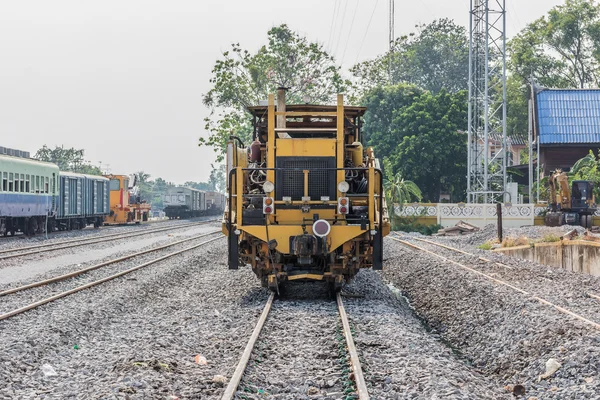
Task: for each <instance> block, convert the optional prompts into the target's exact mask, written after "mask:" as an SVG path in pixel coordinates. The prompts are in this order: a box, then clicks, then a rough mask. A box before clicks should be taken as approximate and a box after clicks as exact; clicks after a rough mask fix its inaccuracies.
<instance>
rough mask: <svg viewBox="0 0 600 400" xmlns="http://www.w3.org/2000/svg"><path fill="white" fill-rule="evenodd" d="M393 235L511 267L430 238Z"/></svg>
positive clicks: (507, 267) (503, 266)
mask: <svg viewBox="0 0 600 400" xmlns="http://www.w3.org/2000/svg"><path fill="white" fill-rule="evenodd" d="M394 235H396V236H398V237H401V238H404V239H409V240H418V241H420V242H424V243H429V244H432V245H434V246H439V247H442V248H444V249H447V250H451V251H455V252H457V253H461V254H464V255H467V256H471V257H477V259H479V260H481V261H484V262H486V263H493V264H496V265H498V266H500V267H502V268H506V269H513V268H512V267H510V266H508V265H506V264H503V263H501V262H498V261H492V260H490V259H489V258H485V257H481V256H478V255H477V254H473V253H469V252H467V251H464V250H460V249H456V248H454V247H451V246H447V245H445V244H441V243H436V242H434V241H432V240H427V239H421V238H416V237H412V236H408V237H407V236H401V235H398V234H397V233H394Z"/></svg>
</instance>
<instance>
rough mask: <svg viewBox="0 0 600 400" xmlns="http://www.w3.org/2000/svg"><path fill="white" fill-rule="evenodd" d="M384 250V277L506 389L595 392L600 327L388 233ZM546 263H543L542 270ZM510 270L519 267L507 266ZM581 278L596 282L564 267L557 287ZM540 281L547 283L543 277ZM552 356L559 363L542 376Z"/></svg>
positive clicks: (570, 395) (544, 395)
mask: <svg viewBox="0 0 600 400" xmlns="http://www.w3.org/2000/svg"><path fill="white" fill-rule="evenodd" d="M467 240H468V239H467ZM454 245H456V243H454ZM465 247H466V246H463V247H461V249H463V250H465V249H467V248H465ZM469 250H470V249H469ZM436 252H439V253H441V250H440V249H438V250H436ZM486 254H487V253H486ZM385 258H386V261H385V265H384V272H383V276H384V278H385V279H386V280H387V281H389V282H391V283H393V284H394V286H396V287H397V288H399V289H401V290H402V292H403V293H405V295H406V296H407V297H408V298H409V299H410V301H411V305H412V306H413V307H414V308H415V310H416V312H418V313H419V314H420V315H421V316H422V317H423V318H424V319H425V321H426V322H427V323H428V324H429V325H430V326H431V327H432V328H433V329H435V330H436V331H437V332H438V333H439V334H440V335H441V337H442V338H443V339H444V340H446V341H447V342H449V343H450V344H451V345H452V346H454V347H455V348H456V349H457V350H458V351H459V352H460V353H461V354H462V355H463V356H464V357H465V358H467V359H468V360H470V362H472V364H473V366H474V367H476V368H479V369H481V370H482V371H483V372H484V373H485V374H486V375H487V376H490V377H498V379H500V380H501V382H503V384H504V385H506V386H507V388H508V389H510V388H511V387H514V385H523V386H524V388H525V390H526V398H531V397H533V398H539V399H579V398H598V393H600V392H599V391H600V375H599V371H598V368H599V365H600V332H599V331H598V330H595V329H593V328H590V327H589V326H588V325H585V324H584V323H582V322H580V321H578V320H576V319H573V318H572V317H569V316H566V315H564V314H562V313H560V312H558V311H557V310H555V309H553V308H552V307H549V306H547V305H543V304H542V303H540V302H538V301H535V300H532V299H531V297H530V296H525V295H522V294H520V293H518V292H516V291H514V290H512V289H510V288H508V287H506V286H502V285H497V284H494V283H493V282H492V281H490V280H489V279H486V278H485V277H481V276H478V275H476V274H474V273H472V272H469V271H466V270H464V269H461V268H460V267H458V266H455V265H453V264H450V263H448V262H444V261H443V260H440V259H439V258H437V257H435V256H433V255H429V254H426V253H423V252H420V251H417V250H413V249H408V248H407V247H405V246H403V245H402V244H400V243H397V242H394V241H392V240H391V239H386V256H385ZM449 258H450V257H449ZM452 259H460V257H457V256H454V257H452ZM463 261H464V260H463ZM504 261H507V260H504ZM504 261H503V262H504ZM517 264H518V263H517ZM470 266H472V267H473V268H479V267H481V266H480V265H479V264H471V265H470ZM511 266H512V267H513V268H516V267H517V266H515V265H511ZM522 268H525V267H524V266H523V267H522ZM531 268H533V267H531ZM547 268H548V267H541V268H540V272H539V273H540V276H542V275H543V274H542V272H541V271H546V270H547ZM488 272H489V271H488ZM556 272H560V271H556ZM510 273H515V274H519V273H521V272H519V271H512V270H511V271H508V272H506V274H509V275H510ZM525 278H527V279H532V275H531V273H529V274H526V273H524V275H523V278H521V281H520V283H524V281H525V280H526V279H525ZM580 278H581V279H585V280H586V281H588V285H592V286H593V285H597V278H593V277H587V276H585V277H583V276H581V275H577V274H572V273H570V274H561V276H560V280H557V282H560V283H559V284H558V285H557V286H556V288H560V287H566V288H569V287H570V290H571V292H572V293H574V292H576V290H577V287H578V285H579V284H580V283H581V282H580V280H579V279H580ZM570 279H572V282H571V283H569V282H568V281H569V280H570ZM537 284H538V286H539V287H540V288H539V289H540V290H543V285H544V283H543V282H538V283H537ZM557 290H558V289H557ZM565 290H567V289H565ZM546 294H548V293H546ZM559 297H560V295H557V296H556V298H559ZM564 301H568V300H564ZM589 309H591V307H590V308H589ZM551 359H553V360H556V361H557V362H558V363H559V364H560V365H561V366H560V368H559V369H558V371H556V372H555V373H553V374H552V375H551V376H549V377H547V378H541V379H540V376H542V375H544V373H545V372H546V364H547V363H548V362H549V360H551ZM550 364H552V362H550Z"/></svg>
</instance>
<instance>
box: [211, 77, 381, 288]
mask: <svg viewBox="0 0 600 400" xmlns="http://www.w3.org/2000/svg"><path fill="white" fill-rule="evenodd" d="M277 97H278V98H277V106H275V98H274V96H273V95H270V96H269V100H268V105H267V106H256V107H250V108H249V111H250V112H251V114H252V115H253V126H254V132H253V139H254V141H253V142H252V144H251V145H250V147H249V148H245V147H244V146H243V144H242V143H241V141H240V140H237V139H234V140H231V141H230V142H229V143H228V145H227V170H228V200H227V206H226V208H225V214H224V216H223V232H224V233H225V234H226V235H227V236H228V249H229V268H230V269H237V268H238V266H239V265H240V264H242V265H246V264H250V265H251V266H252V270H253V271H254V272H255V273H256V275H257V276H258V277H259V278H260V279H261V281H262V283H263V285H264V286H269V287H270V288H272V289H276V288H277V287H278V285H279V284H281V283H282V282H285V281H293V280H325V281H327V282H329V283H330V284H331V285H332V287H333V288H335V289H336V290H339V289H340V288H341V286H342V285H343V283H344V282H345V281H348V280H350V279H351V278H352V277H353V276H354V275H355V274H356V273H357V272H358V271H359V269H360V268H368V267H372V268H373V269H381V267H382V254H383V237H384V236H385V235H387V234H388V233H389V230H390V225H389V220H388V216H387V208H386V205H385V199H384V196H383V177H382V172H381V169H380V168H379V161H378V160H377V159H376V158H375V156H374V154H373V150H372V149H370V148H368V149H364V148H363V146H362V144H361V142H360V139H361V125H362V122H361V118H362V117H363V115H364V113H365V111H366V108H363V107H344V104H343V96H342V95H338V99H337V106H316V105H308V104H299V105H286V104H285V91H284V90H283V89H280V90H278V96H277Z"/></svg>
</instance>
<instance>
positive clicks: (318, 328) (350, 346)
mask: <svg viewBox="0 0 600 400" xmlns="http://www.w3.org/2000/svg"><path fill="white" fill-rule="evenodd" d="M336 300H337V301H336V305H337V314H336V312H335V310H333V307H332V303H331V302H327V303H324V302H319V303H318V304H314V303H311V304H310V307H309V308H310V311H311V312H312V313H317V315H312V317H311V316H308V318H306V317H307V316H306V315H303V314H302V311H300V314H299V313H298V310H299V309H301V308H302V307H300V306H299V304H298V303H294V302H288V301H275V295H274V294H271V296H270V297H269V299H268V300H267V303H266V304H265V307H264V310H263V312H262V314H261V316H260V318H259V319H258V322H257V324H256V327H255V328H254V331H253V332H252V335H251V336H250V339H249V341H248V343H247V345H246V347H245V349H244V351H243V353H242V356H241V358H240V361H239V363H238V364H237V367H236V369H235V371H234V373H233V375H232V376H231V379H229V383H228V385H227V387H226V389H225V392H224V393H223V396H222V398H221V399H222V400H230V399H234V398H235V397H236V395H237V394H240V393H243V392H244V391H246V390H251V391H252V390H254V389H255V386H256V385H257V384H258V383H257V379H258V380H260V379H261V378H260V377H263V378H264V377H266V378H265V379H268V378H271V377H273V376H277V377H278V379H282V380H284V381H286V382H287V381H291V380H298V378H299V377H298V376H297V375H298V372H297V371H296V367H297V366H299V365H302V366H304V367H306V368H307V370H308V372H307V373H309V374H311V375H312V376H310V377H309V378H310V379H314V380H317V379H318V378H323V379H324V380H326V379H327V376H328V374H329V377H332V376H333V378H334V379H332V380H330V383H328V384H326V385H325V387H327V388H328V390H332V391H336V392H338V393H340V395H341V393H343V392H345V393H349V392H354V393H356V395H357V396H358V398H359V399H361V400H365V399H369V393H368V390H367V386H366V383H365V378H364V375H363V371H362V367H361V364H360V360H359V357H358V352H357V350H356V346H355V344H354V339H353V337H352V330H351V328H350V323H349V321H348V316H347V314H346V311H345V309H344V303H343V301H342V297H341V295H340V294H339V293H338V294H337V299H336ZM274 303H275V306H274ZM273 308H276V311H275V312H274V313H272V312H271V311H272V309H273ZM304 310H306V304H304ZM338 316H339V320H338ZM267 320H269V321H267ZM340 322H341V326H340ZM286 323H287V324H289V323H291V324H294V329H292V330H289V329H288V330H287V332H288V334H289V333H290V332H293V333H291V334H290V335H288V336H284V337H278V336H280V335H281V333H282V332H281V331H278V329H280V326H281V324H286ZM265 325H268V328H267V330H270V331H271V334H265V335H264V336H265V337H263V338H262V339H261V333H263V330H264V328H265ZM336 326H339V330H340V331H341V333H342V335H343V339H342V340H345V346H341V347H343V348H345V350H344V353H345V352H347V355H348V358H349V361H350V368H351V372H352V374H351V375H352V377H353V386H354V387H352V388H351V389H349V388H348V387H345V386H344V378H343V377H342V376H340V375H342V372H341V371H339V373H334V374H332V373H331V368H333V369H339V368H340V366H339V364H338V363H337V361H338V360H339V358H340V357H345V354H344V355H343V356H340V354H339V347H340V345H339V343H338V342H337V341H336V336H335V332H336V329H335V327H336ZM274 331H276V333H278V334H279V335H277V334H276V333H275V332H274ZM274 333H275V334H274ZM328 336H329V337H328ZM294 339H298V343H296V341H295V340H294ZM259 341H260V342H261V344H263V346H264V348H262V349H261V348H258V347H259V346H257V342H259ZM283 346H287V349H284V347H283ZM290 346H293V352H292V353H291V354H290V353H289V352H288V351H289V349H290ZM280 351H282V352H283V354H286V356H285V360H286V361H287V362H288V363H290V364H292V366H291V368H292V369H291V370H290V371H287V372H290V373H291V376H286V371H284V368H283V367H282V366H281V365H280V364H281V361H282V360H281V359H278V357H277V355H278V354H282V353H280ZM336 351H338V354H337V355H336V356H334V357H331V356H332V354H335V353H336ZM267 353H268V354H267ZM294 353H296V354H300V355H299V356H298V357H296V356H295V354H294ZM251 361H252V363H251ZM275 361H277V362H278V364H277V365H272V364H273V363H274V362H275ZM249 364H250V365H251V366H249ZM267 364H271V365H268V366H267ZM322 368H323V369H326V370H322ZM253 369H258V371H253ZM269 369H272V373H271V371H269ZM265 383H267V382H265ZM280 383H282V384H283V383H284V382H280ZM249 386H251V387H252V389H249ZM288 389H289V388H288ZM260 390H261V389H259V393H260ZM308 390H309V394H311V393H310V390H314V393H312V394H313V395H316V394H317V392H318V390H319V389H317V388H315V387H312V388H308ZM262 394H263V395H267V396H269V395H271V394H273V395H274V393H266V392H265V393H262ZM292 394H296V395H300V393H292ZM304 395H306V393H304ZM303 397H304V396H303Z"/></svg>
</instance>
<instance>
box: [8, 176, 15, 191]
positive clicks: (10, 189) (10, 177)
mask: <svg viewBox="0 0 600 400" xmlns="http://www.w3.org/2000/svg"><path fill="white" fill-rule="evenodd" d="M13 184H14V182H13V173H12V172H11V173H10V174H8V191H9V192H12V191H13V188H14V186H13Z"/></svg>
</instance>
